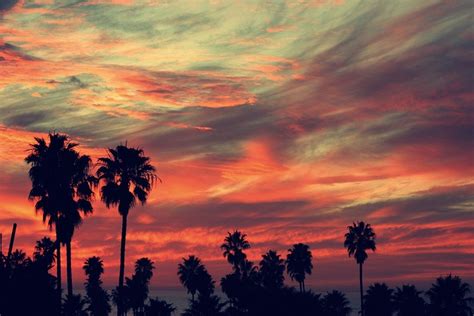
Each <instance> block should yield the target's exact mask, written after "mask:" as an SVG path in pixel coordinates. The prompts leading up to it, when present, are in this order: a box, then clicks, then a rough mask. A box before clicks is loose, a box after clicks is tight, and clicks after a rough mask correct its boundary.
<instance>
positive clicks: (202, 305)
mask: <svg viewBox="0 0 474 316" xmlns="http://www.w3.org/2000/svg"><path fill="white" fill-rule="evenodd" d="M224 306H225V303H221V301H220V298H219V296H217V295H202V294H199V295H198V299H197V300H196V301H192V302H191V305H190V306H189V307H188V308H187V309H186V310H185V311H184V313H183V314H182V316H204V315H205V316H221V315H227V314H224V313H223V312H222V309H223V308H224Z"/></svg>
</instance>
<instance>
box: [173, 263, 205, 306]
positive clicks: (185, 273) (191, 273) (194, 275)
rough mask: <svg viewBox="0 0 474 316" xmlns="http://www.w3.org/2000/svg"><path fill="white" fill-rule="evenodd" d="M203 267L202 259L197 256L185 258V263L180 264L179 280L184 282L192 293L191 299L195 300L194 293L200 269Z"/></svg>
mask: <svg viewBox="0 0 474 316" xmlns="http://www.w3.org/2000/svg"><path fill="white" fill-rule="evenodd" d="M202 268H203V266H202V264H201V260H200V259H199V258H197V257H195V256H189V257H188V259H186V258H183V263H180V264H178V276H179V281H180V282H181V284H183V285H184V286H185V287H186V289H187V290H188V293H191V300H192V301H193V302H194V295H195V294H196V291H197V287H198V284H197V283H198V278H199V273H200V270H201V269H202Z"/></svg>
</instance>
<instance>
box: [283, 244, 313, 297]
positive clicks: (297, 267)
mask: <svg viewBox="0 0 474 316" xmlns="http://www.w3.org/2000/svg"><path fill="white" fill-rule="evenodd" d="M312 258H313V255H312V254H311V251H310V250H309V246H308V245H305V244H302V243H299V244H295V245H293V248H291V249H288V255H287V257H286V270H287V272H288V274H289V275H290V277H291V279H292V280H296V281H297V282H298V283H299V285H300V292H305V290H306V289H305V286H304V280H305V278H306V274H311V272H312V270H313V264H312V263H311V260H312Z"/></svg>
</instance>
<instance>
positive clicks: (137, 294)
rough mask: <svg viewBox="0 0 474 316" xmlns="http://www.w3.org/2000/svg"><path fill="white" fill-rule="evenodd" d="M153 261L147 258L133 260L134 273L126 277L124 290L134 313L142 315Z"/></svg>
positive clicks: (151, 275)
mask: <svg viewBox="0 0 474 316" xmlns="http://www.w3.org/2000/svg"><path fill="white" fill-rule="evenodd" d="M153 269H155V267H154V265H153V262H152V261H151V260H150V259H148V258H141V259H138V260H137V261H136V262H135V273H134V274H133V275H132V278H130V279H129V278H126V284H127V286H126V288H127V289H128V291H127V292H126V293H127V294H128V295H129V299H128V300H129V302H130V307H131V308H132V310H133V314H134V315H142V314H143V313H144V310H145V301H146V299H147V298H148V292H149V288H148V286H149V284H150V280H151V278H152V277H153Z"/></svg>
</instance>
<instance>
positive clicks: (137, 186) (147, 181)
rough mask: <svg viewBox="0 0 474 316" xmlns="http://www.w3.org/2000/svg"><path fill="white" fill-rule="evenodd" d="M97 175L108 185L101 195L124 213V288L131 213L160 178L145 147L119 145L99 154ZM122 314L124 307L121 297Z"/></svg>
mask: <svg viewBox="0 0 474 316" xmlns="http://www.w3.org/2000/svg"><path fill="white" fill-rule="evenodd" d="M99 166H100V167H99V169H98V170H97V176H98V178H99V181H100V180H102V181H103V182H104V185H103V186H102V188H101V198H102V201H103V202H105V205H106V206H107V207H110V206H117V205H118V211H119V214H120V215H121V216H122V238H121V242H120V272H119V285H118V288H119V290H118V293H119V295H120V293H121V292H122V291H121V290H120V289H121V288H122V287H123V279H124V272H125V242H126V237H127V216H128V213H129V211H130V209H131V208H132V207H133V206H135V204H136V201H137V200H138V201H140V202H141V203H142V204H145V202H146V201H147V198H148V194H149V193H150V191H151V189H152V186H153V184H154V182H155V180H156V179H157V176H156V174H155V168H154V167H153V166H152V165H151V164H150V158H149V157H146V156H145V155H144V152H143V150H142V149H139V148H132V147H127V145H126V144H125V145H119V146H117V147H116V148H115V149H112V148H109V149H108V157H103V158H99ZM117 312H118V315H119V316H121V314H122V310H121V306H120V300H119V305H118V310H117Z"/></svg>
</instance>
